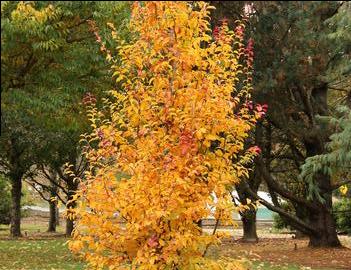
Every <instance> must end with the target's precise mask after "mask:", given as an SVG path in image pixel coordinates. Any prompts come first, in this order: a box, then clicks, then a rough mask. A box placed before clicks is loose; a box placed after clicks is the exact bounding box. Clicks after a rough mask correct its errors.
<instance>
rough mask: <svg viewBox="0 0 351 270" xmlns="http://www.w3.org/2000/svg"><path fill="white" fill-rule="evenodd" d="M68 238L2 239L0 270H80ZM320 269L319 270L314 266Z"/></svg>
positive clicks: (261, 266) (281, 268)
mask: <svg viewBox="0 0 351 270" xmlns="http://www.w3.org/2000/svg"><path fill="white" fill-rule="evenodd" d="M66 242H67V239H66V238H57V239H47V240H28V239H27V240H0V270H5V269H6V270H81V269H85V264H84V263H83V262H81V261H80V260H79V259H78V258H76V257H75V256H74V255H72V254H71V253H70V251H69V250H68V247H67V243H66ZM248 267H249V268H248V269H251V270H301V269H306V270H307V269H311V268H301V267H299V266H296V265H290V264H289V265H284V264H280V265H274V264H271V263H267V262H260V261H256V262H253V263H252V265H251V266H248ZM313 270H317V269H313Z"/></svg>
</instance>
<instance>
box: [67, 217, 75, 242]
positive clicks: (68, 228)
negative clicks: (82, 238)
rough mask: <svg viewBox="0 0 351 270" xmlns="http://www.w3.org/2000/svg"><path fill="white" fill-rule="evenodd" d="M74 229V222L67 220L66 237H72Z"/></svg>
mask: <svg viewBox="0 0 351 270" xmlns="http://www.w3.org/2000/svg"><path fill="white" fill-rule="evenodd" d="M73 228H74V224H73V220H72V219H69V218H66V236H68V237H70V236H71V235H72V231H73Z"/></svg>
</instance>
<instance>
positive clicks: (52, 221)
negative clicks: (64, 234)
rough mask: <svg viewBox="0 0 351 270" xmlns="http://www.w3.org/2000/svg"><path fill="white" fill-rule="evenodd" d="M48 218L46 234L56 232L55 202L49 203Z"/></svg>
mask: <svg viewBox="0 0 351 270" xmlns="http://www.w3.org/2000/svg"><path fill="white" fill-rule="evenodd" d="M49 205H50V217H49V228H48V232H56V224H57V222H56V202H55V201H50V202H49Z"/></svg>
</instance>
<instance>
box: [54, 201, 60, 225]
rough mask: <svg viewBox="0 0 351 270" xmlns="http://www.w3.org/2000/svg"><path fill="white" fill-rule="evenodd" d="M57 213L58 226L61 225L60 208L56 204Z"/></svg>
mask: <svg viewBox="0 0 351 270" xmlns="http://www.w3.org/2000/svg"><path fill="white" fill-rule="evenodd" d="M55 214H56V226H60V209H59V208H58V207H57V205H56V211H55Z"/></svg>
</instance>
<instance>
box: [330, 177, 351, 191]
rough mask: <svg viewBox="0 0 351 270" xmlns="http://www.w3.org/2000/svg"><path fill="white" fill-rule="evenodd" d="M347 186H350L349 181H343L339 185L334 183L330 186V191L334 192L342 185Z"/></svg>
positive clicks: (350, 182)
mask: <svg viewBox="0 0 351 270" xmlns="http://www.w3.org/2000/svg"><path fill="white" fill-rule="evenodd" d="M347 184H351V179H345V180H342V181H341V182H339V183H335V184H333V185H331V187H330V190H331V191H333V190H335V189H337V188H339V187H341V186H343V185H347Z"/></svg>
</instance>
